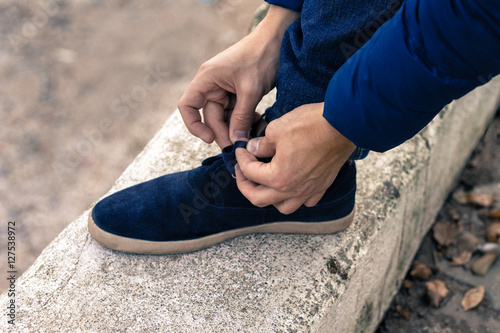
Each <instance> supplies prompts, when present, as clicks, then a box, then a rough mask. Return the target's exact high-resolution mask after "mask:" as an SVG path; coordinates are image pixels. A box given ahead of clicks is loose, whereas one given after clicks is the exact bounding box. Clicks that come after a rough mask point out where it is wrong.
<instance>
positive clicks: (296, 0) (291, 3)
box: [266, 0, 304, 12]
mask: <svg viewBox="0 0 500 333" xmlns="http://www.w3.org/2000/svg"><path fill="white" fill-rule="evenodd" d="M266 2H267V3H269V4H270V5H276V6H280V7H284V8H288V9H291V10H294V11H296V12H300V11H301V10H302V4H303V3H304V0H266Z"/></svg>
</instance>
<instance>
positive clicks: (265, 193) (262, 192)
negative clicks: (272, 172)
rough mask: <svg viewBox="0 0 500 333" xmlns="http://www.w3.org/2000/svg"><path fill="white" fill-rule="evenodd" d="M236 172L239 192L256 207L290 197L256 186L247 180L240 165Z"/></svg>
mask: <svg viewBox="0 0 500 333" xmlns="http://www.w3.org/2000/svg"><path fill="white" fill-rule="evenodd" d="M235 171H236V183H237V185H238V188H239V190H240V191H241V193H242V194H243V195H244V196H245V197H246V198H247V199H248V200H249V201H250V202H251V203H252V204H254V205H255V206H257V207H265V206H269V205H272V204H274V203H276V202H282V201H284V200H286V199H288V196H289V195H288V194H287V193H282V192H279V191H276V190H274V189H272V188H270V187H267V186H263V185H259V184H256V183H255V182H253V181H251V180H249V179H248V178H246V177H245V175H244V174H243V172H242V171H241V168H240V166H239V164H237V165H236V167H235ZM299 207H300V205H299Z"/></svg>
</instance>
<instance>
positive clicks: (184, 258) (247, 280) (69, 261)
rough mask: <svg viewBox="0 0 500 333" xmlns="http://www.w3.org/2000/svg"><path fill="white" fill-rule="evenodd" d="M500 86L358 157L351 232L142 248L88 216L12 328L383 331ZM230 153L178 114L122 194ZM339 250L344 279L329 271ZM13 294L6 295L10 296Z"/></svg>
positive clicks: (23, 297)
mask: <svg viewBox="0 0 500 333" xmlns="http://www.w3.org/2000/svg"><path fill="white" fill-rule="evenodd" d="M499 90H500V81H499V80H498V79H496V80H495V82H492V83H491V84H490V85H489V86H486V87H483V88H481V89H477V90H475V91H474V92H472V93H471V94H469V95H468V96H466V97H465V98H464V99H462V100H460V101H458V102H453V103H452V104H450V105H449V106H448V107H446V108H445V110H443V112H442V113H440V115H439V116H438V117H437V118H436V119H435V120H434V121H433V122H432V124H431V125H430V126H428V127H427V128H426V129H424V130H423V131H422V132H421V133H420V134H419V135H417V136H416V137H415V138H413V139H412V140H410V141H409V142H407V143H405V144H404V145H402V146H400V147H398V148H397V149H394V150H392V151H390V152H387V153H385V154H371V155H370V156H369V157H368V158H367V159H366V160H364V161H361V162H360V163H358V165H359V174H358V185H359V190H358V195H357V207H356V209H357V215H356V217H355V220H354V222H353V224H352V225H351V227H350V228H348V229H347V230H346V231H344V232H341V233H339V234H335V235H322V236H310V235H271V234H264V235H247V236H242V237H239V238H236V239H233V240H229V241H226V242H224V243H222V244H219V245H216V246H214V247H211V248H209V249H206V250H202V251H198V252H195V253H191V254H182V255H166V256H143V255H130V254H125V253H119V252H114V251H111V250H108V249H105V248H103V247H102V246H100V245H99V244H98V243H96V242H95V241H94V240H93V239H92V238H91V237H90V235H89V233H88V230H87V216H88V211H85V212H84V213H83V214H82V215H81V216H80V218H78V219H77V220H76V221H74V222H73V223H72V224H70V225H69V227H68V228H66V229H65V230H64V231H63V232H62V233H61V234H60V235H59V236H58V237H57V238H56V240H54V242H52V243H51V244H50V245H49V246H48V247H47V248H46V249H45V250H44V251H43V253H42V254H41V255H40V257H39V258H38V259H37V260H36V262H35V263H34V265H33V266H32V267H31V268H30V269H28V271H26V273H25V274H24V275H23V276H22V277H21V278H20V279H19V280H18V281H16V286H15V288H16V296H15V302H16V303H15V304H16V305H17V308H16V326H15V327H14V326H11V325H9V324H8V323H7V320H6V318H5V317H3V318H4V319H3V320H1V321H0V330H1V331H6V330H10V331H13V332H16V331H17V332H26V331H41V332H56V331H64V332H77V331H91V332H105V331H116V330H119V331H130V332H135V331H164V332H236V331H243V332H353V331H358V332H361V331H363V332H370V331H373V330H374V329H375V327H376V325H377V323H378V322H379V320H380V319H381V318H382V316H383V313H384V311H385V309H386V308H387V307H388V305H389V304H390V301H391V298H392V296H393V295H394V294H395V292H396V291H397V288H398V286H399V285H400V282H401V280H402V279H403V277H404V275H405V272H406V270H407V268H408V265H409V264H410V262H411V259H412V258H413V256H414V254H415V252H416V250H417V249H418V247H419V244H420V241H421V239H422V237H423V236H424V235H425V233H426V231H427V230H428V228H429V226H430V225H431V224H432V222H433V221H434V218H435V216H436V213H437V212H438V210H439V209H440V207H441V205H442V203H443V201H444V198H445V197H446V195H447V194H448V192H449V189H450V187H451V185H452V184H453V183H454V181H455V179H456V177H457V175H458V173H459V172H460V170H461V168H462V167H463V164H464V163H465V161H466V160H467V158H468V156H469V154H470V152H471V151H472V150H473V148H474V147H475V146H476V144H477V142H478V140H479V139H480V137H481V136H482V134H483V133H484V130H485V128H486V126H487V124H488V123H489V121H490V120H491V117H492V115H493V114H494V111H495V110H496V107H497V105H498V96H499ZM267 103H269V101H267ZM216 152H217V149H216V148H215V147H214V146H206V145H205V144H203V143H201V142H200V141H198V140H196V139H194V138H191V137H190V136H189V135H188V133H187V131H186V130H185V129H184V127H183V125H182V123H181V120H180V117H179V115H178V114H177V113H176V114H175V115H174V116H173V117H172V118H170V119H169V120H168V121H167V123H166V124H165V126H164V127H163V128H162V129H161V130H160V132H159V133H158V134H157V135H156V136H155V138H154V139H153V140H152V141H151V142H150V143H149V144H148V146H147V147H146V148H145V149H144V151H143V152H142V153H141V154H139V156H138V157H137V158H136V160H135V161H134V162H133V163H132V164H131V165H130V166H129V167H128V168H127V170H126V171H125V172H124V173H123V175H122V176H121V177H120V178H119V179H118V180H117V182H116V185H115V186H114V187H113V188H112V190H111V192H114V191H116V190H119V189H121V188H124V187H126V186H129V185H132V184H135V183H137V182H141V181H144V180H146V179H150V178H153V177H156V176H159V175H161V174H164V173H166V172H173V171H178V170H184V169H188V168H191V167H193V166H196V165H198V164H199V163H200V161H201V160H202V159H203V158H205V157H206V156H208V155H212V154H214V153H216ZM332 258H334V259H336V260H337V262H338V264H339V266H340V272H339V273H335V274H333V273H331V272H330V271H329V269H328V265H327V262H329V261H330V259H332ZM342 273H343V274H342ZM9 300H10V298H9V297H8V295H7V294H3V295H2V296H1V300H0V303H1V304H4V305H5V304H7V302H8V301H9ZM4 309H5V308H4ZM4 311H5V310H4Z"/></svg>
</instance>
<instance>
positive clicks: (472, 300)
mask: <svg viewBox="0 0 500 333" xmlns="http://www.w3.org/2000/svg"><path fill="white" fill-rule="evenodd" d="M484 292H485V290H484V286H479V287H476V288H472V289H470V290H469V291H467V292H466V293H465V295H464V298H462V308H463V309H464V311H468V310H470V309H473V308H475V307H476V306H478V305H479V303H481V301H482V300H483V298H484Z"/></svg>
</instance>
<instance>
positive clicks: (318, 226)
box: [89, 210, 354, 254]
mask: <svg viewBox="0 0 500 333" xmlns="http://www.w3.org/2000/svg"><path fill="white" fill-rule="evenodd" d="M353 218H354V210H353V211H352V212H351V213H350V214H349V215H347V216H345V217H343V218H340V219H338V220H334V221H327V222H274V223H268V224H262V225H257V226H253V227H246V228H240V229H234V230H229V231H225V232H221V233H218V234H214V235H210V236H205V237H202V238H198V239H190V240H183V241H172V242H157V241H146V240H141V239H134V238H127V237H122V236H118V235H114V234H112V233H109V232H107V231H104V230H102V229H100V228H99V227H98V226H97V225H96V224H95V222H94V220H93V219H92V214H89V232H90V234H91V235H92V237H93V238H94V239H95V240H96V241H97V242H99V243H100V244H102V245H103V246H105V247H107V248H110V249H113V250H117V251H122V252H130V253H138V254H172V253H186V252H193V251H197V250H201V249H204V248H207V247H209V246H212V245H215V244H218V243H220V242H223V241H225V240H226V239H230V238H234V237H238V236H242V235H247V234H255V233H284V234H320V235H322V234H333V233H336V232H339V231H342V230H344V229H346V228H347V227H348V226H349V225H350V224H351V222H352V220H353Z"/></svg>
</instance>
